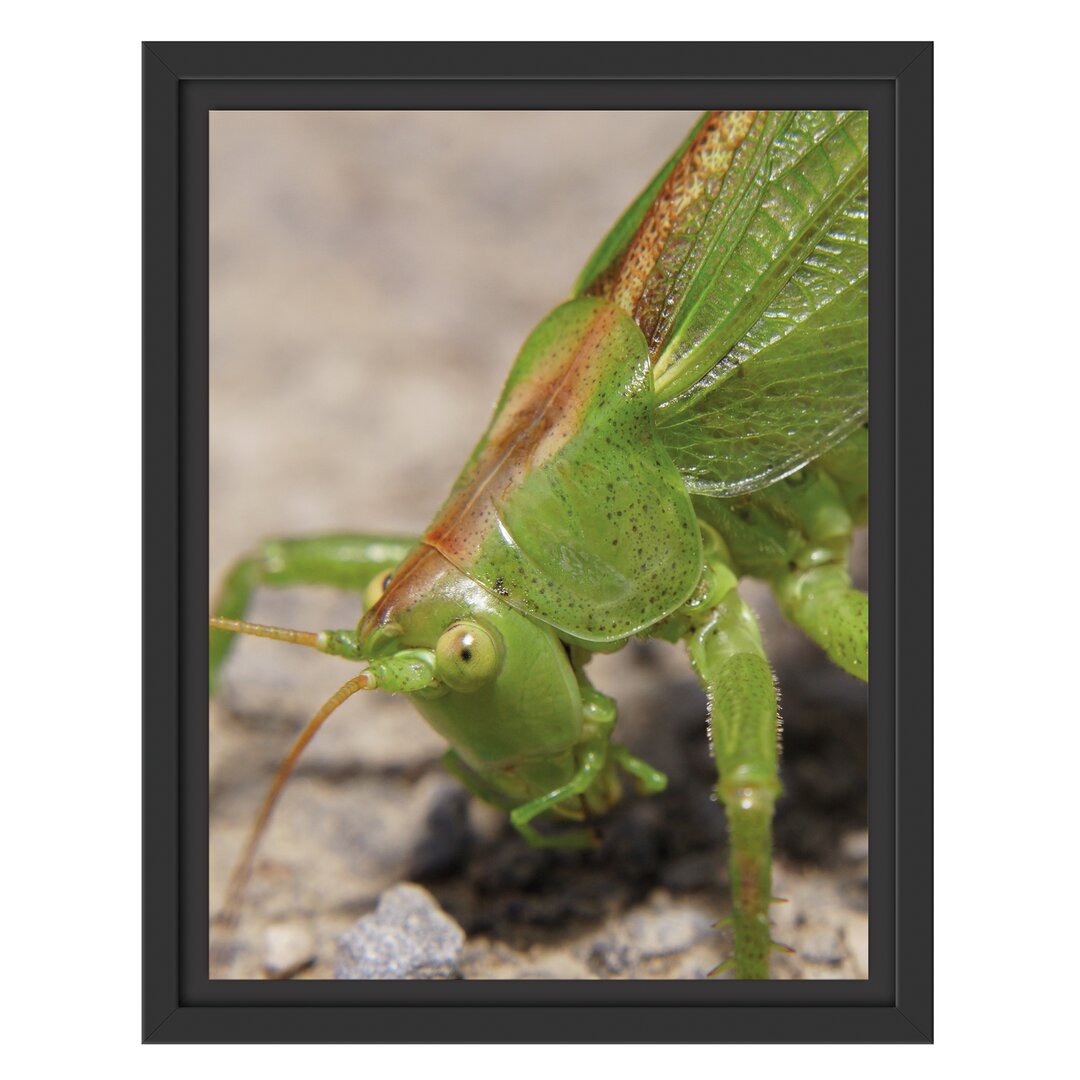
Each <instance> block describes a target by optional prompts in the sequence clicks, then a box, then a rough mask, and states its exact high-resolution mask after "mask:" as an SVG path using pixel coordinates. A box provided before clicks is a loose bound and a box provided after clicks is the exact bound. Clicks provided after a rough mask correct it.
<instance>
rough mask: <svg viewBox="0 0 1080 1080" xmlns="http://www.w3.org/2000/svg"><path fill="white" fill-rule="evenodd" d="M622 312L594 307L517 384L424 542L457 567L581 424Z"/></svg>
mask: <svg viewBox="0 0 1080 1080" xmlns="http://www.w3.org/2000/svg"><path fill="white" fill-rule="evenodd" d="M619 318H620V316H619V313H618V311H617V310H616V309H615V308H612V307H599V308H597V310H596V312H595V313H594V314H593V315H592V317H591V319H590V320H589V322H588V323H587V324H586V325H585V326H584V327H583V328H582V331H581V332H580V333H579V334H578V335H575V337H574V339H573V340H572V341H567V342H566V346H565V349H564V350H563V351H560V350H555V351H553V352H552V353H551V355H550V356H546V357H544V358H542V360H541V361H540V363H539V364H538V365H537V367H536V369H535V370H534V371H532V372H530V373H529V375H528V376H527V377H525V378H523V379H522V380H521V382H519V383H518V384H517V385H516V386H515V387H514V388H513V390H512V391H511V392H510V395H509V396H508V397H507V399H506V401H505V402H504V404H503V405H502V407H501V408H500V410H499V413H498V415H497V416H496V417H495V419H494V421H493V423H492V425H491V428H490V429H489V432H488V435H487V438H486V440H485V442H484V445H483V449H482V450H481V452H480V455H479V457H478V458H477V459H476V461H475V462H474V463H473V466H472V470H471V472H470V474H469V475H468V476H467V477H464V478H463V479H462V481H461V482H460V483H459V484H458V485H456V487H455V491H454V493H453V494H452V495H451V497H450V499H449V500H448V501H447V502H446V504H445V505H444V506H443V508H442V510H441V511H440V512H439V515H438V517H436V519H435V521H433V522H432V524H431V526H430V527H429V529H428V531H427V533H426V534H425V535H424V538H423V540H424V543H426V544H429V545H430V546H431V547H433V548H435V549H436V550H437V551H439V552H441V553H442V554H444V555H445V556H446V557H447V558H448V559H450V561H451V562H456V563H458V564H459V565H460V564H461V563H462V562H466V561H467V560H468V559H469V557H470V555H472V554H474V553H475V552H476V551H477V550H478V549H479V547H480V545H481V544H482V543H483V541H484V539H485V538H486V537H487V536H489V535H490V534H491V532H492V530H494V529H497V528H498V519H499V508H500V506H501V505H502V504H503V503H504V502H505V500H506V499H507V497H508V496H509V495H510V493H511V492H512V491H513V490H514V489H515V488H516V487H517V486H518V485H520V483H521V482H522V480H523V479H524V478H525V477H526V476H527V475H528V473H529V471H530V470H532V469H535V468H539V467H540V466H541V465H543V463H544V462H545V461H547V460H548V459H549V458H550V457H551V456H552V455H553V454H556V453H557V452H558V451H559V450H560V449H561V448H562V447H563V446H564V445H565V444H566V442H567V441H568V440H569V439H570V438H571V437H572V436H573V435H574V434H575V433H576V432H577V431H579V430H580V427H581V418H582V416H583V415H585V414H586V413H588V410H589V408H590V403H591V401H592V397H593V392H594V391H595V389H596V387H597V385H598V383H599V382H600V381H601V380H602V378H603V377H604V375H605V374H606V372H607V371H608V370H609V361H608V359H607V356H606V353H605V345H606V343H607V341H608V338H609V334H610V333H611V330H612V327H613V326H614V325H615V324H616V322H617V320H618V319H619Z"/></svg>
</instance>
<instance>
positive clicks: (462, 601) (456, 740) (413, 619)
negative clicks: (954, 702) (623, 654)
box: [357, 544, 582, 801]
mask: <svg viewBox="0 0 1080 1080" xmlns="http://www.w3.org/2000/svg"><path fill="white" fill-rule="evenodd" d="M365 602H366V604H367V605H368V610H367V612H366V613H365V615H364V617H363V618H362V619H361V621H360V625H359V628H358V630H357V639H358V642H359V645H360V648H361V651H362V653H363V655H364V656H365V657H366V658H367V659H369V660H371V661H372V662H373V663H375V662H377V661H379V660H385V659H387V658H389V657H391V656H396V655H399V654H402V653H406V654H408V653H417V651H420V652H419V653H418V654H419V655H424V654H427V656H428V657H429V662H430V663H431V664H432V667H433V673H434V677H433V681H432V683H431V684H430V685H429V686H426V687H424V688H422V689H419V690H416V691H414V692H412V694H411V697H412V699H413V702H414V703H415V705H416V707H417V708H418V709H419V710H420V712H421V714H422V715H423V716H424V718H425V719H426V720H427V721H428V723H430V724H431V726H432V727H433V728H435V730H436V731H438V732H439V733H440V734H441V735H442V736H443V737H444V738H445V739H446V740H447V741H448V742H449V743H450V744H451V746H453V748H454V749H455V750H456V751H457V753H458V755H459V757H460V758H461V759H462V760H463V761H464V762H465V763H466V764H467V765H468V766H469V767H470V768H471V769H472V770H473V771H474V772H476V773H477V774H478V776H480V777H481V778H482V779H483V780H484V781H486V783H487V785H488V786H491V787H494V788H495V789H496V790H497V791H498V792H500V793H501V794H503V795H505V796H508V797H510V798H511V799H517V800H522V801H524V800H525V799H528V798H534V797H535V796H536V795H537V794H544V793H546V792H548V791H551V790H552V789H553V788H555V787H558V786H560V785H561V784H564V783H566V782H567V781H568V780H569V779H570V777H571V775H572V774H573V771H574V761H573V748H574V746H575V744H576V743H577V742H578V740H579V739H580V737H581V728H582V701H581V692H580V690H579V688H578V683H577V678H576V676H575V674H574V669H573V667H572V665H571V663H570V660H569V656H568V654H567V651H566V648H565V647H564V646H563V644H562V642H561V641H560V640H559V638H558V636H557V635H556V634H555V632H554V631H553V630H552V629H551V628H550V627H549V626H546V625H545V624H543V623H540V622H536V621H534V620H533V619H530V618H529V617H528V616H526V615H523V614H522V613H521V612H519V611H517V610H516V609H515V608H513V607H511V606H510V605H509V604H507V603H506V602H505V601H504V600H502V599H500V598H499V597H498V596H496V595H494V594H493V593H491V592H489V591H488V590H487V589H485V588H484V587H483V586H481V585H479V584H477V583H476V582H475V581H473V580H472V579H471V578H469V577H468V576H467V575H465V574H463V573H462V572H461V571H459V570H458V569H456V568H455V567H454V566H453V565H452V564H451V563H450V562H448V561H447V560H446V559H445V558H444V557H443V556H442V555H441V554H440V553H439V552H437V551H435V550H434V549H433V548H430V547H427V546H426V545H423V544H421V545H420V546H419V547H417V548H416V549H415V550H414V551H413V552H412V554H410V555H409V556H408V557H407V558H406V560H405V561H404V562H403V563H402V564H401V566H399V567H398V569H397V570H396V571H394V573H393V574H381V575H379V577H377V578H376V579H375V580H374V581H373V582H372V583H371V585H370V586H369V587H368V593H367V595H366V596H365Z"/></svg>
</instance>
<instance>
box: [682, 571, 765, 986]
mask: <svg viewBox="0 0 1080 1080" xmlns="http://www.w3.org/2000/svg"><path fill="white" fill-rule="evenodd" d="M706 581H707V593H706V595H704V596H703V597H699V599H698V600H697V602H696V604H694V603H693V602H692V603H691V605H690V606H689V607H688V608H687V609H685V611H686V615H687V616H688V617H689V619H690V628H689V631H688V633H687V634H686V642H687V647H688V649H689V652H690V659H691V662H692V663H693V666H694V670H695V671H696V672H697V674H698V677H699V679H700V680H701V682H702V685H703V686H704V688H705V692H706V694H707V696H708V704H709V724H710V729H711V738H712V748H713V756H714V757H715V759H716V768H717V773H718V776H719V780H718V783H717V786H716V792H717V795H718V796H719V798H720V801H721V802H722V803H723V805H724V810H725V811H726V814H727V822H728V834H729V838H730V843H731V854H730V871H731V890H732V898H733V912H732V918H731V923H732V925H733V927H734V931H735V955H734V957H733V958H732V959H731V960H729V961H728V962H727V963H726V964H723V965H721V967H720V968H717V972H719V971H721V970H724V969H726V968H728V967H731V968H733V969H734V971H735V975H736V977H737V978H740V979H767V978H768V977H769V954H770V952H772V951H773V950H774V949H776V948H778V947H779V946H775V945H774V944H773V942H772V938H771V935H770V932H769V904H770V903H771V902H772V819H773V808H774V806H775V803H776V799H777V797H778V796H779V794H780V779H779V776H778V772H777V770H778V764H779V763H778V757H779V754H778V747H777V740H778V732H777V702H776V685H775V682H774V680H773V674H772V669H771V668H770V667H769V662H768V660H767V659H766V656H765V651H764V649H763V648H762V644H761V633H760V631H759V630H758V626H757V621H756V619H755V617H754V614H753V612H752V611H751V610H750V608H749V607H747V605H746V604H745V603H744V602H743V600H742V598H741V597H740V596H739V593H738V591H737V590H736V587H735V586H736V577H735V574H734V572H733V571H732V570H731V569H730V567H728V566H727V565H724V564H722V563H720V562H718V561H717V562H713V563H712V564H711V565H710V568H709V570H708V571H707V578H706ZM695 608H696V609H697V610H695Z"/></svg>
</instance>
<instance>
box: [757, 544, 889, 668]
mask: <svg viewBox="0 0 1080 1080" xmlns="http://www.w3.org/2000/svg"><path fill="white" fill-rule="evenodd" d="M773 592H774V593H775V595H776V599H777V601H778V602H779V604H780V609H781V610H782V611H783V612H784V614H785V616H787V618H788V619H790V620H791V621H792V622H793V623H794V624H795V625H796V626H798V627H799V629H801V630H802V631H803V633H805V634H806V635H807V636H809V637H810V638H812V639H813V640H814V641H816V642H817V643H818V644H819V645H820V646H821V647H822V648H823V649H824V650H825V652H826V653H828V655H829V657H830V659H831V660H833V662H834V663H836V664H839V666H840V667H842V668H843V669H844V670H845V671H847V672H849V673H850V674H852V675H854V676H856V677H857V678H859V679H862V680H863V682H866V680H867V676H868V668H869V665H868V659H867V652H868V631H867V618H868V611H869V600H868V598H867V596H866V593H863V592H860V591H859V590H858V589H856V588H854V587H853V586H852V584H851V577H850V575H849V574H848V571H847V566H846V553H845V555H844V556H843V557H841V558H838V559H837V561H835V562H830V563H826V564H825V565H821V566H813V567H811V568H809V569H805V570H798V569H796V570H792V571H788V572H787V573H785V574H782V575H781V576H779V577H778V578H777V579H776V580H774V582H773Z"/></svg>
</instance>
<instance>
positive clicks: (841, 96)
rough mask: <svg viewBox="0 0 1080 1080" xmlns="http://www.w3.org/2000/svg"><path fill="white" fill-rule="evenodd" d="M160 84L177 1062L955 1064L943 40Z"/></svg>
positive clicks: (183, 54)
mask: <svg viewBox="0 0 1080 1080" xmlns="http://www.w3.org/2000/svg"><path fill="white" fill-rule="evenodd" d="M901 87H902V89H903V93H901ZM144 93H145V131H144V145H145V212H146V250H145V282H146V293H145V306H146V322H145V326H146V388H147V390H146V410H147V416H146V433H147V435H146V477H147V482H146V508H147V510H146V529H147V536H148V542H149V541H152V542H153V550H155V551H158V552H161V553H162V554H161V556H160V557H159V558H156V559H155V561H154V562H153V563H152V564H150V563H148V572H147V580H146V602H147V604H148V606H153V608H154V610H155V611H157V612H159V613H160V612H162V611H166V612H172V613H174V614H175V617H174V618H173V619H170V620H166V621H165V624H166V625H167V626H170V627H175V631H174V634H173V635H172V636H170V634H168V633H165V634H161V633H157V632H156V633H155V635H154V636H153V637H148V639H147V641H146V653H145V655H146V680H145V685H146V687H147V696H146V720H145V723H146V732H145V740H146V741H145V747H146V750H145V754H146V758H145V761H146V804H145V805H146V845H147V846H146V928H147V934H146V941H147V944H146V973H145V1021H144V1033H145V1038H146V1039H147V1040H149V1041H234V1040H235V1041H304V1040H309V1041H343V1040H355V1041H384V1042H394V1041H416V1039H417V1038H418V1036H417V1030H418V1029H417V1028H416V1027H415V1024H414V1020H413V1019H412V1017H414V1016H415V1015H416V1014H415V1012H414V1010H415V1009H416V1008H418V1007H423V1008H424V1016H425V1024H424V1028H423V1035H422V1036H420V1037H421V1038H423V1040H424V1041H431V1042H459V1041H460V1042H469V1041H474V1042H475V1041H524V1042H528V1041H535V1038H536V1034H535V1032H536V1030H537V1027H536V1025H537V1024H538V1023H542V1022H544V1021H547V1022H551V1021H554V1022H555V1023H556V1025H557V1026H558V1032H559V1034H558V1040H559V1041H596V1042H602V1041H617V1040H625V1041H648V1042H656V1041H748V1040H760V1041H897V1042H899V1041H927V1040H929V1039H930V1036H931V999H930V988H931V981H930V979H931V933H930V910H931V880H930V873H931V836H930V795H929V792H930V764H929V763H930V761H931V756H930V751H931V728H930V717H931V711H930V697H929V695H930V681H931V680H930V674H931V673H930V618H929V612H930V599H929V585H928V582H929V581H930V573H929V558H930V555H929V551H930V546H929V530H930V518H929V505H930V502H929V498H928V495H927V493H928V492H929V490H930V447H929V441H928V437H927V436H926V434H925V433H926V431H928V430H929V427H928V425H929V416H930V402H929V398H928V396H927V394H926V393H925V389H924V388H925V387H926V386H927V385H928V377H929V371H930V368H929V362H930V361H929V358H930V355H931V353H930V233H929V220H930V218H929V200H930V162H931V127H930V125H931V111H930V100H931V96H930V95H931V48H930V46H929V45H928V44H926V43H914V44H900V43H889V44H869V45H868V44H861V45H854V44H851V45H839V44H837V45H829V44H813V45H811V44H802V45H800V44H785V45H760V44H759V45H737V44H732V45H717V44H712V45H710V44H683V45H677V44H670V45H668V44H665V45H644V44H638V45H572V44H568V45H529V44H521V43H518V44H505V45H419V46H418V45H414V44H410V45H409V46H407V47H406V46H393V45H374V44H357V45H346V44H323V45H299V44H297V45H285V44H261V45H254V44H248V45H231V44H179V43H152V44H148V45H145V46H144ZM654 178H655V179H654ZM628 206H629V207H630V210H629V211H626V208H627V207H628ZM624 211H626V213H625V214H624ZM617 221H618V222H619V225H618V226H616V227H615V228H614V229H613V230H612V231H611V232H610V233H609V229H611V227H612V226H613V225H615V223H616V222H617ZM901 221H903V222H905V223H906V224H905V226H904V228H903V229H901V228H899V224H900V222H901ZM605 236H606V237H607V239H605ZM717 328H721V329H722V330H723V333H720V332H719V331H718V330H717ZM710 335H711V336H710ZM725 335H726V336H725ZM515 356H517V357H518V359H517V360H516V361H515ZM514 365H516V366H514ZM512 366H514V367H513V370H514V372H515V374H514V375H512V376H511V382H510V384H508V389H507V390H506V391H505V392H503V391H502V386H503V383H504V380H505V379H506V377H507V374H508V373H509V372H510V371H511V368H512ZM759 372H767V373H768V374H767V375H765V376H762V375H759V374H758V373H759ZM583 373H585V374H583ZM501 392H502V393H503V396H502V397H500V393H501ZM867 403H868V406H867ZM493 407H494V409H495V413H494V419H492V410H493ZM770 410H771V411H770ZM869 415H872V416H873V421H874V422H873V424H869V423H868V416H869ZM900 415H903V418H904V422H903V425H902V426H901V425H900V423H899V422H898V418H899V416H900ZM718 418H719V419H718ZM478 442H479V445H478ZM474 447H475V448H476V450H475V452H474ZM607 447H613V448H614V449H610V450H609V449H607ZM450 493H452V494H450ZM448 495H449V498H448ZM867 506H868V519H869V527H868V528H863V527H862V526H863V525H864V523H865V522H866V520H867ZM440 507H441V509H440ZM636 534H637V535H636ZM464 537H468V540H467V542H466V540H464V539H463V538H464ZM643 537H647V539H643ZM207 541H208V542H207ZM638 541H641V542H640V543H639V542H638ZM600 544H603V545H604V547H603V551H602V552H601V551H600V549H599V545H600ZM619 544H622V552H618V551H616V550H614V549H617V547H618V545H619ZM631 548H632V549H633V551H632V559H633V567H632V568H631V565H630V561H629V560H630V558H631ZM898 552H902V553H903V557H902V559H901V558H899V557H898ZM624 553H625V555H624ZM849 567H850V575H851V579H852V580H849V579H848V577H847V574H848V572H849ZM737 578H738V579H741V582H740V584H739V587H738V589H737V590H736V589H735V588H734V582H735V580H736V579H737ZM204 583H205V588H206V589H207V590H209V591H208V592H205V591H204ZM421 583H422V584H421ZM867 593H868V594H869V595H870V596H872V597H873V600H874V603H873V606H872V609H871V611H872V614H871V615H870V616H869V623H867V616H866V610H867V608H866V600H865V596H866V594H867ZM207 595H209V596H210V598H211V599H210V607H211V615H212V616H214V618H215V620H216V621H215V623H214V626H215V629H214V630H213V631H212V637H211V649H210V654H209V664H210V667H209V670H208V667H207V659H206V657H207V652H206V648H205V642H206V638H205V637H204V636H203V635H204V634H205V633H206V622H205V619H206V607H205V604H204V601H203V597H204V596H207ZM365 613H366V614H365ZM699 613H700V614H699ZM361 614H363V615H364V617H363V619H360V616H361ZM785 617H786V618H785ZM358 619H360V622H359V626H358V625H357V624H358ZM155 623H156V624H157V625H160V623H161V620H160V619H157V620H155ZM795 623H797V624H798V625H799V627H800V628H801V629H800V630H796V629H795V628H794V626H793V624H795ZM759 627H760V630H759ZM867 628H868V629H867ZM328 630H329V631H333V632H332V633H330V634H325V633H324V634H322V636H320V635H319V632H321V631H328ZM257 637H277V638H279V639H285V641H284V642H283V641H267V640H255V638H257ZM867 640H868V641H869V643H870V648H869V658H870V660H869V669H870V672H871V673H872V677H871V678H869V679H867V674H868V672H867V669H866V655H867V649H866V644H867ZM679 643H682V644H685V645H686V646H687V648H685V649H683V648H674V647H672V646H674V645H677V644H679ZM733 643H734V644H733ZM297 644H301V645H308V646H311V648H307V649H304V648H296V647H295V646H296V645H297ZM313 650H314V651H313ZM319 651H321V652H324V653H327V652H328V653H331V654H336V655H331V656H318V655H316V652H319ZM688 652H689V655H690V660H688V657H687V653H688ZM830 658H831V659H830ZM358 661H361V662H362V663H359V664H358ZM691 661H692V662H691ZM587 662H588V666H587V668H586V663H587ZM365 665H366V666H365ZM842 668H847V673H845V671H843V670H842ZM773 673H775V676H776V680H777V684H778V686H779V693H780V696H781V699H782V702H783V720H784V723H783V733H782V753H781V754H780V755H779V760H777V759H778V754H777V750H776V739H775V731H776V713H777V706H776V696H775V690H774V688H773V682H772V680H773ZM208 675H209V677H210V680H211V682H212V684H213V691H214V692H213V698H212V702H211V710H210V719H209V724H208V722H207V709H206V697H205V694H206V686H207V678H208ZM755 679H756V680H758V681H757V682H755V681H754V680H755ZM900 686H903V689H904V694H903V696H902V697H901V696H900V695H899V692H898V688H899V687H900ZM755 687H757V688H758V689H757V690H755V689H754V688H755ZM761 687H764V689H763V690H762V689H761ZM361 690H375V691H391V692H390V693H386V692H375V693H359V692H360V691H361ZM759 691H760V692H759ZM755 694H757V696H755ZM324 702H325V703H326V704H325V705H323V703H324ZM320 706H323V707H322V708H320ZM616 706H617V710H618V713H617V715H618V720H617V723H615V729H614V731H613V727H612V725H613V723H614V722H615V716H616V712H615V709H616ZM331 712H333V713H334V715H333V716H332V717H331V715H330V714H331ZM745 716H749V717H750V720H749V721H746V722H745V723H744V720H743V719H742V718H743V717H745ZM313 718H314V720H313ZM324 721H325V725H324ZM316 728H318V729H319V730H318V736H317V738H310V746H308V745H307V743H308V740H309V737H310V736H312V735H314V734H315V730H316ZM613 734H614V735H615V737H614V738H613ZM740 740H741V741H740ZM301 744H303V745H301ZM301 748H302V749H303V755H302V756H300V754H299V751H300V750H301ZM282 762H287V765H286V766H285V767H282ZM294 765H295V768H294V767H293V766H294ZM287 772H291V779H290V781H289V783H287V784H285V783H284V780H285V778H286V773H287ZM718 776H719V779H718ZM279 788H280V791H279V790H278V789H279ZM268 791H270V792H271V794H270V795H268V794H267V792H268ZM279 795H280V797H279ZM717 802H719V803H721V804H723V805H722V806H718V805H717ZM737 822H742V823H743V824H737ZM763 883H764V884H763ZM763 890H766V891H765V892H763ZM781 900H782V901H785V902H784V903H779V902H778V901H781ZM717 923H720V924H721V925H720V926H716V925H714V924H717Z"/></svg>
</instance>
